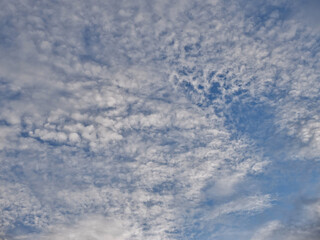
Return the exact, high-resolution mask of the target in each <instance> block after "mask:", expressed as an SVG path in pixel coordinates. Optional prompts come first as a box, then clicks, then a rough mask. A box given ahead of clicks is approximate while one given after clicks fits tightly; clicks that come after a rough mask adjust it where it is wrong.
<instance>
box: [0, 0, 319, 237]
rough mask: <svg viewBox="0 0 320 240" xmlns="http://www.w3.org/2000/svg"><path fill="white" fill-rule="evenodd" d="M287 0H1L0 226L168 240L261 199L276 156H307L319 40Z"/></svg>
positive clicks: (264, 201) (313, 150)
mask: <svg viewBox="0 0 320 240" xmlns="http://www.w3.org/2000/svg"><path fill="white" fill-rule="evenodd" d="M287 4H288V2H287V1H281V2H280V1H267V2H266V3H262V4H260V3H250V4H249V3H247V2H246V1H240V2H238V1H231V2H230V3H225V2H223V1H204V2H201V3H197V2H195V1H174V2H172V1H155V2H152V3H150V2H148V1H119V2H115V1H98V0H97V1H82V0H79V1H77V2H63V1H58V2H50V3H44V2H37V1H31V0H30V1H27V2H25V3H20V2H19V1H11V2H6V3H3V4H1V5H2V6H1V9H3V10H2V11H1V15H0V18H1V21H2V22H3V23H4V24H2V27H1V31H0V32H1V36H0V55H1V56H5V57H2V58H0V72H1V78H0V95H1V96H0V104H1V106H2V108H1V112H0V131H1V133H2V134H1V136H0V150H1V153H0V154H1V160H0V161H1V166H2V167H1V170H0V171H1V176H4V177H3V178H1V184H0V186H1V189H2V191H1V193H2V195H3V196H2V198H1V208H0V209H1V211H2V213H3V216H4V217H3V218H2V219H1V221H2V222H1V225H0V230H1V234H3V235H4V236H10V237H12V238H17V239H18V238H19V237H20V236H23V235H26V236H27V235H28V234H27V233H28V232H35V234H34V235H32V236H33V237H34V238H35V239H36V238H37V236H38V237H39V238H41V237H46V238H48V239H62V238H66V237H69V238H70V239H81V238H84V239H86V238H96V239H101V238H102V239H108V238H116V239H117V238H118V239H129V238H130V239H141V238H147V239H176V238H185V237H186V235H187V232H188V229H187V230H186V227H184V226H185V224H186V223H187V222H188V221H191V222H192V223H194V222H197V217H198V216H199V215H200V216H203V218H201V219H203V220H204V223H203V225H204V226H206V224H210V221H211V220H210V219H212V218H214V219H219V218H220V217H222V218H223V217H224V216H226V215H228V216H230V220H229V221H230V222H229V226H230V225H232V224H233V223H235V222H236V221H237V220H236V219H234V218H232V216H234V215H237V216H239V217H241V216H251V215H253V214H257V213H261V211H264V210H266V209H267V208H272V207H273V205H272V204H271V199H273V196H272V194H273V193H270V194H269V188H268V187H266V186H264V187H265V189H260V187H261V186H260V185H259V176H260V174H265V169H266V168H267V166H268V165H269V164H273V163H274V162H276V161H278V160H279V155H280V156H281V154H279V152H281V153H283V152H285V153H286V154H285V157H284V159H281V161H282V160H292V159H305V160H317V159H318V156H319V149H318V147H317V146H318V145H319V118H318V117H317V116H318V110H319V108H318V106H317V105H316V104H315V102H316V100H318V96H319V89H320V88H318V87H317V86H318V85H319V81H318V75H319V74H318V69H319V68H318V67H317V66H318V65H319V60H318V59H320V58H319V57H318V55H317V51H316V50H317V49H318V45H319V43H318V42H317V41H316V39H317V38H318V37H319V36H318V33H316V32H315V31H313V30H311V29H310V28H308V27H306V26H305V25H304V24H303V23H300V22H299V21H297V20H295V19H292V18H289V17H287V12H286V11H287V8H286V6H287ZM279 139H280V140H279ZM283 139H285V140H286V141H284V140H283ZM287 140H288V141H287ZM279 142H280V144H278V143H279ZM275 145H279V146H276V147H277V148H276V147H275ZM253 185H254V186H253ZM207 202H214V204H213V206H211V209H210V210H209V211H207V208H210V206H209V205H210V204H207V205H208V206H206V207H203V205H206V204H204V203H207ZM190 209H194V210H190ZM270 224H271V225H270ZM226 225H227V224H226ZM104 226H107V227H104ZM265 226H266V227H265V229H267V230H261V232H260V233H261V234H262V235H263V234H265V235H266V236H267V235H268V234H269V233H267V232H268V231H269V232H272V231H273V230H272V229H275V227H274V226H275V222H271V223H269V225H268V224H267V225H265ZM226 228H227V227H226ZM263 229H264V228H263ZM268 229H269V230H268ZM208 232H210V231H209V230H208ZM226 232H228V230H225V232H224V233H226ZM258 232H259V231H258ZM260 233H257V234H260ZM270 234H271V233H270ZM195 239H196V237H195ZM258 239H259V238H258Z"/></svg>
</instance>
